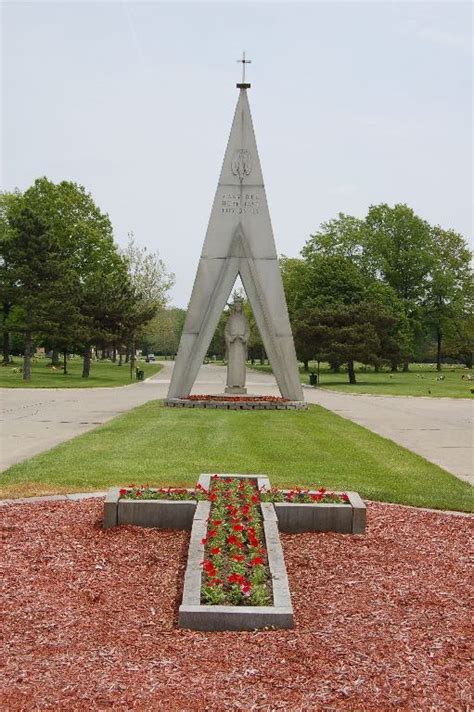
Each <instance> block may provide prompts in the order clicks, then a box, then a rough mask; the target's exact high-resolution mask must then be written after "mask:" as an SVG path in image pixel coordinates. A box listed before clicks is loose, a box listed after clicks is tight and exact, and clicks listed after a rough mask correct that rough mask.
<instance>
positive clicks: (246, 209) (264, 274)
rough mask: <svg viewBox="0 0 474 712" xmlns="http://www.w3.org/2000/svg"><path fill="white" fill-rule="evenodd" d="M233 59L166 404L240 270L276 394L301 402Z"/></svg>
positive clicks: (192, 373) (192, 367)
mask: <svg viewBox="0 0 474 712" xmlns="http://www.w3.org/2000/svg"><path fill="white" fill-rule="evenodd" d="M238 61H241V62H242V67H243V75H242V81H241V82H240V83H238V84H237V88H238V89H239V98H238V101H237V107H236V110H235V114H234V120H233V123H232V128H231V132H230V136H229V141H228V144H227V149H226V152H225V156H224V163H223V166H222V170H221V174H220V178H219V183H218V186H217V190H216V194H215V197H214V203H213V206H212V211H211V217H210V220H209V225H208V228H207V233H206V238H205V240H204V245H203V248H202V253H201V258H200V261H199V266H198V270H197V274H196V279H195V282H194V287H193V291H192V294H191V299H190V302H189V306H188V311H187V315H186V320H185V324H184V328H183V333H182V335H181V341H180V344H179V349H178V354H177V357H176V363H175V366H174V370H173V375H172V378H171V383H170V387H169V391H168V398H167V403H168V404H170V405H171V404H172V402H171V401H173V400H176V399H186V398H188V396H189V394H190V391H191V389H192V387H193V384H194V381H195V379H196V376H197V373H198V370H199V368H200V366H201V364H202V363H203V360H204V357H205V355H206V352H207V349H208V347H209V344H210V342H211V339H212V336H213V334H214V332H215V330H216V328H217V324H218V322H219V318H220V316H221V314H222V312H223V310H224V307H225V305H226V303H227V299H228V297H229V294H230V293H231V290H232V287H233V286H234V283H235V280H236V279H237V277H238V276H239V275H240V279H241V281H242V284H243V286H244V289H245V292H246V294H247V297H248V300H249V303H250V306H251V308H252V311H253V315H254V317H255V321H256V324H257V327H258V329H259V332H260V335H261V337H262V341H263V345H264V348H265V351H266V354H267V356H268V359H269V361H270V364H271V366H272V369H273V373H274V376H275V378H276V381H277V383H278V387H279V389H280V392H281V395H282V396H283V398H284V399H286V400H288V401H292V402H300V403H301V402H302V401H303V391H302V387H301V383H300V378H299V372H298V366H297V361H296V353H295V347H294V343H293V336H292V333H291V327H290V321H289V318H288V309H287V305H286V300H285V294H284V291H283V283H282V279H281V274H280V268H279V264H278V257H277V252H276V247H275V241H274V238H273V231H272V225H271V221H270V214H269V210H268V205H267V198H266V195H265V186H264V182H263V176H262V169H261V166H260V160H259V157H258V151H257V144H256V140H255V134H254V130H253V125H252V118H251V115H250V107H249V102H248V96H247V90H248V89H250V84H248V83H247V82H246V81H245V65H246V64H248V63H249V61H250V60H246V59H245V53H244V56H243V59H242V60H238ZM240 341H241V340H240ZM243 347H244V343H243V341H241V347H239V348H242V349H243ZM231 380H233V379H231ZM228 388H232V384H229V382H228ZM241 388H244V386H241ZM234 392H235V391H234Z"/></svg>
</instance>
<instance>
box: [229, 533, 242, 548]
mask: <svg viewBox="0 0 474 712" xmlns="http://www.w3.org/2000/svg"><path fill="white" fill-rule="evenodd" d="M227 543H228V544H229V546H237V547H238V548H239V549H242V548H243V544H242V542H241V541H240V540H239V539H237V537H236V536H235V534H231V535H230V536H228V537H227Z"/></svg>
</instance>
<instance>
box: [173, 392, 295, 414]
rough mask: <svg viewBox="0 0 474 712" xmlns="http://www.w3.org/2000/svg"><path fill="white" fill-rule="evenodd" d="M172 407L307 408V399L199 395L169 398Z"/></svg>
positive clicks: (227, 408) (233, 408) (236, 408)
mask: <svg viewBox="0 0 474 712" xmlns="http://www.w3.org/2000/svg"><path fill="white" fill-rule="evenodd" d="M164 404H165V405H166V406H168V407H170V408H219V409H222V410H306V408H307V407H308V404H307V403H305V401H291V400H288V399H286V398H278V397H276V396H224V395H217V396H211V395H197V396H194V395H193V396H188V397H187V398H167V399H165V401H164Z"/></svg>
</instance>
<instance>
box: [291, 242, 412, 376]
mask: <svg viewBox="0 0 474 712" xmlns="http://www.w3.org/2000/svg"><path fill="white" fill-rule="evenodd" d="M305 255H306V258H305V259H304V260H288V259H287V258H285V259H284V260H283V261H282V274H283V284H284V285H285V291H286V294H287V299H288V303H289V304H290V305H291V307H290V319H291V322H292V328H293V334H294V338H295V348H296V353H297V355H298V358H299V359H300V360H302V361H303V363H305V367H306V368H307V367H308V362H309V360H310V359H312V358H316V359H317V360H328V361H329V362H330V363H331V364H333V365H334V366H339V365H340V364H343V363H347V364H348V373H349V380H350V382H351V383H355V370H354V361H356V360H358V361H362V362H363V363H370V364H373V365H375V366H377V367H378V366H379V365H380V364H382V363H383V362H385V361H386V360H388V359H390V358H392V357H393V355H394V354H397V355H400V354H401V353H405V352H406V335H405V333H404V332H406V330H407V321H406V318H405V315H404V311H403V304H402V302H401V300H400V299H399V298H398V297H397V295H396V293H395V291H394V290H393V289H392V288H391V287H389V286H388V285H385V284H383V283H381V282H379V281H377V280H376V279H375V278H373V277H371V276H370V275H369V274H368V273H367V272H365V271H364V270H363V269H362V268H361V267H360V266H359V265H358V264H357V263H356V262H354V261H353V260H352V259H351V258H349V257H344V256H342V255H326V254H322V253H321V252H319V251H317V250H316V251H314V250H310V251H306V252H305Z"/></svg>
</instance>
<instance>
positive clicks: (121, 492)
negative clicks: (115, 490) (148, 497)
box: [119, 489, 129, 497]
mask: <svg viewBox="0 0 474 712" xmlns="http://www.w3.org/2000/svg"><path fill="white" fill-rule="evenodd" d="M128 493H129V490H128V489H121V490H120V491H119V495H120V496H121V497H123V496H124V495H126V494H128Z"/></svg>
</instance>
